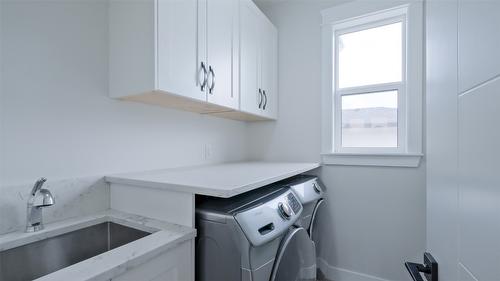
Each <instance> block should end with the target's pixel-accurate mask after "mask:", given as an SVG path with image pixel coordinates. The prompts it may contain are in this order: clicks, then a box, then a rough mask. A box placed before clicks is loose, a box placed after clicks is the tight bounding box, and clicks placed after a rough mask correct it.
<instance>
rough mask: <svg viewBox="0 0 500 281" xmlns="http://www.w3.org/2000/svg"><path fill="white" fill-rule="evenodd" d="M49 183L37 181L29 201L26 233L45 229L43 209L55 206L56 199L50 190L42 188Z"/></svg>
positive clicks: (42, 180) (43, 180)
mask: <svg viewBox="0 0 500 281" xmlns="http://www.w3.org/2000/svg"><path fill="white" fill-rule="evenodd" d="M46 181H47V179H46V178H40V179H39V180H37V181H36V183H35V185H34V186H33V189H32V190H31V193H30V198H29V199H28V210H27V211H28V213H27V219H26V220H27V222H26V232H35V231H39V230H42V229H43V221H42V208H44V207H48V206H52V205H54V204H55V201H54V197H53V196H52V194H51V193H50V191H49V190H48V189H45V188H42V186H43V184H44V183H45V182H46Z"/></svg>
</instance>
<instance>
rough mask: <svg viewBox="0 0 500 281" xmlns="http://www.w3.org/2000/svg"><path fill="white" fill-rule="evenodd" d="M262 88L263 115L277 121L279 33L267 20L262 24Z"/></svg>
mask: <svg viewBox="0 0 500 281" xmlns="http://www.w3.org/2000/svg"><path fill="white" fill-rule="evenodd" d="M261 26H262V31H261V37H262V40H261V71H260V77H261V78H260V81H261V85H260V88H261V89H262V95H263V96H264V102H263V104H262V108H261V109H262V114H263V115H264V116H266V117H269V118H272V119H276V118H277V115H278V83H277V82H278V32H277V31H276V28H275V27H274V25H272V24H271V23H270V22H269V21H268V20H267V18H264V20H263V22H262V25H261Z"/></svg>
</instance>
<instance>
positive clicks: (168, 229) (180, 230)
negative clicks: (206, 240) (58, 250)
mask: <svg viewBox="0 0 500 281" xmlns="http://www.w3.org/2000/svg"><path fill="white" fill-rule="evenodd" d="M102 222H114V223H118V224H121V225H125V226H129V227H133V228H136V229H139V230H143V231H146V232H152V234H151V235H148V236H146V237H143V238H141V239H139V240H135V241H133V242H131V243H128V244H126V245H123V246H121V247H118V248H115V249H113V250H110V251H108V252H105V253H102V254H100V255H97V256H95V257H92V258H90V259H87V260H84V261H82V262H79V263H77V264H74V265H71V266H69V267H66V268H63V269H61V270H59V271H56V272H53V273H51V274H48V275H45V276H43V277H41V278H39V279H37V280H43V281H49V280H50V281H53V280H110V279H112V278H114V277H116V276H118V275H120V274H123V273H124V272H125V271H126V270H130V269H131V268H134V267H136V266H139V265H141V264H142V263H144V262H146V261H148V260H150V259H151V258H153V257H155V256H157V255H159V254H160V253H162V252H165V251H168V250H169V249H172V248H175V247H176V246H177V245H179V244H180V243H182V242H184V241H187V240H189V239H193V238H194V237H195V236H196V230H195V229H193V228H189V227H185V226H180V225H175V224H171V223H166V222H163V221H159V220H155V219H150V218H146V217H142V216H138V215H132V214H126V213H123V212H118V211H114V210H108V211H105V212H102V213H99V214H96V215H91V216H85V217H78V218H74V219H68V220H64V221H60V222H56V223H50V224H46V225H45V229H44V230H41V231H39V232H34V233H24V232H11V233H8V234H5V235H1V236H0V251H3V250H7V249H11V248H15V247H18V246H22V245H26V244H29V243H32V242H36V241H40V240H44V239H47V238H50V237H54V236H57V235H61V234H64V233H68V232H71V231H74V230H77V229H81V228H85V227H88V226H92V225H96V224H99V223H102Z"/></svg>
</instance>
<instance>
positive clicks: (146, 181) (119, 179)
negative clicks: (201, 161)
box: [105, 162, 319, 198]
mask: <svg viewBox="0 0 500 281" xmlns="http://www.w3.org/2000/svg"><path fill="white" fill-rule="evenodd" d="M318 167H319V164H318V163H292V162H236V163H224V164H215V165H204V166H194V167H183V168H174V169H165V170H155V171H147V172H136V173H126V174H116V175H109V176H106V177H105V180H106V181H107V182H109V183H116V184H125V185H134V186H143V187H149V188H158V189H167V190H172V191H180V192H187V193H193V194H201V195H208V196H215V197H223V198H228V197H232V196H235V195H238V194H241V193H244V192H247V191H250V190H253V189H256V188H259V187H262V186H265V185H267V184H270V183H274V182H277V181H280V180H283V179H286V178H288V177H291V176H295V175H298V174H301V173H304V172H307V171H310V170H313V169H315V168H318Z"/></svg>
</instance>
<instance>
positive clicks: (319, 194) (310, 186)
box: [287, 176, 324, 204]
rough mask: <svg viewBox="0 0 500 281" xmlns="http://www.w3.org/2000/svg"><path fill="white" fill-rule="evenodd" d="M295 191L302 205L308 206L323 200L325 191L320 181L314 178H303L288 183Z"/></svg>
mask: <svg viewBox="0 0 500 281" xmlns="http://www.w3.org/2000/svg"><path fill="white" fill-rule="evenodd" d="M287 184H288V185H289V186H290V188H291V189H292V190H293V192H294V193H295V194H297V197H298V198H299V201H300V203H302V204H307V203H309V202H315V201H317V200H318V199H320V198H323V193H324V191H323V189H322V188H321V186H320V184H319V182H318V179H317V178H316V177H314V176H301V177H298V178H295V179H293V180H292V181H290V182H289V183H287Z"/></svg>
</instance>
